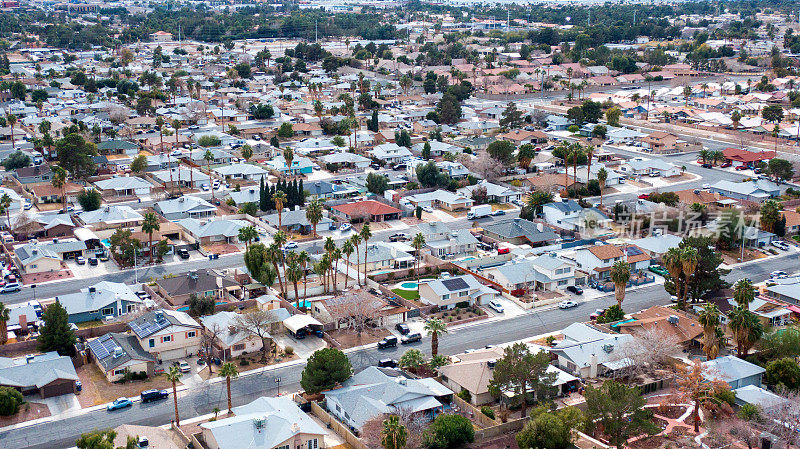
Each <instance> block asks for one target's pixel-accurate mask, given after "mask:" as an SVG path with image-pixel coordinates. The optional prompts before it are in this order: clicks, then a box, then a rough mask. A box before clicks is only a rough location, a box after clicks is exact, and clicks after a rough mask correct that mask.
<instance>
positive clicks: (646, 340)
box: [611, 327, 681, 376]
mask: <svg viewBox="0 0 800 449" xmlns="http://www.w3.org/2000/svg"><path fill="white" fill-rule="evenodd" d="M615 352H616V354H615V355H614V356H613V357H611V359H612V360H614V361H628V362H629V363H628V370H629V372H630V373H631V374H632V375H634V376H635V375H647V374H651V375H652V374H657V373H659V372H663V371H664V370H667V369H668V368H669V367H670V365H671V361H672V359H673V357H675V356H677V355H679V354H680V352H681V347H680V344H679V342H678V338H677V337H676V336H675V334H672V333H668V332H664V331H662V330H660V329H658V328H657V327H648V328H644V329H641V330H639V331H637V332H636V333H635V334H634V335H633V338H632V339H631V340H629V341H627V342H625V343H623V344H621V345H620V346H619V350H618V351H615Z"/></svg>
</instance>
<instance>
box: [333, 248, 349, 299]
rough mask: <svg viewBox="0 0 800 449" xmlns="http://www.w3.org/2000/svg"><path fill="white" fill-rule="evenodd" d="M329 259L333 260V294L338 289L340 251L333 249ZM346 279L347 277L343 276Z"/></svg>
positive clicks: (339, 249)
mask: <svg viewBox="0 0 800 449" xmlns="http://www.w3.org/2000/svg"><path fill="white" fill-rule="evenodd" d="M331 258H332V259H333V264H334V267H333V291H334V292H335V291H336V290H337V289H338V288H339V260H341V259H342V249H341V248H335V249H334V250H333V252H332V253H331ZM345 279H347V276H345Z"/></svg>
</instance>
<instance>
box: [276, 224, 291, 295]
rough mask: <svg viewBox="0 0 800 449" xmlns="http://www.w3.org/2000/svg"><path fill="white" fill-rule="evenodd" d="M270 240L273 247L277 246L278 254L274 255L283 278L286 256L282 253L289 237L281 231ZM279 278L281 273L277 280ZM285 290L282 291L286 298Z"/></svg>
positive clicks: (279, 274)
mask: <svg viewBox="0 0 800 449" xmlns="http://www.w3.org/2000/svg"><path fill="white" fill-rule="evenodd" d="M272 240H273V241H274V242H275V245H277V246H278V253H277V254H276V256H277V258H278V259H279V260H280V262H281V267H282V268H283V273H284V276H285V275H286V255H285V254H284V253H283V245H285V244H286V242H287V241H289V237H287V236H286V233H284V232H283V231H281V230H278V232H276V233H275V235H274V236H272ZM277 268H278V267H275V269H277ZM280 277H281V273H280V271H279V272H278V279H280ZM288 287H289V286H288V285H287V286H286V288H288ZM286 288H284V290H283V295H284V297H285V296H286Z"/></svg>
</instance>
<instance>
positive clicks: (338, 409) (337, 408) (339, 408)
mask: <svg viewBox="0 0 800 449" xmlns="http://www.w3.org/2000/svg"><path fill="white" fill-rule="evenodd" d="M336 411H337V412H341V411H342V408H341V407H339V404H336Z"/></svg>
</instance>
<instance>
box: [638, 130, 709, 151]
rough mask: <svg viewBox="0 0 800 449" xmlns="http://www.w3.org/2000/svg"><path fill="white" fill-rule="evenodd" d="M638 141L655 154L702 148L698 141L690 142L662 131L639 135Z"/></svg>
mask: <svg viewBox="0 0 800 449" xmlns="http://www.w3.org/2000/svg"><path fill="white" fill-rule="evenodd" d="M639 142H641V143H642V145H643V147H644V148H647V149H649V150H650V151H652V152H653V153H656V154H669V153H677V152H687V151H699V150H700V149H702V144H700V143H690V142H687V141H685V140H681V139H679V138H678V136H676V135H674V134H670V133H666V132H664V131H653V132H651V133H650V134H648V135H646V136H644V137H641V138H640V139H639Z"/></svg>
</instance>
